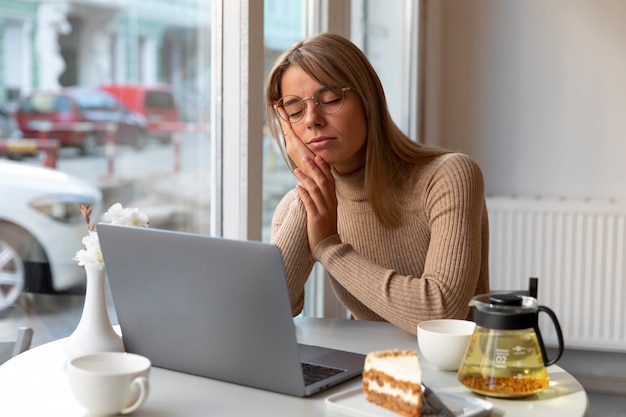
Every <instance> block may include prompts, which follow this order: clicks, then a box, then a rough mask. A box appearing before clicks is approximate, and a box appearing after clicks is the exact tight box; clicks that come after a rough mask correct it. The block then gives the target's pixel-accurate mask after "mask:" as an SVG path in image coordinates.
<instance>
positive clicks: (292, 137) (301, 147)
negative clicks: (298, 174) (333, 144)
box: [281, 121, 315, 172]
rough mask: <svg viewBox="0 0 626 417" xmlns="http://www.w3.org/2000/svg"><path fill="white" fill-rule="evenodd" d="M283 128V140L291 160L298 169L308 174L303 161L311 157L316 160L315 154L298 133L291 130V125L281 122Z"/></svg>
mask: <svg viewBox="0 0 626 417" xmlns="http://www.w3.org/2000/svg"><path fill="white" fill-rule="evenodd" d="M281 128H282V131H283V138H284V140H285V150H286V151H287V155H288V156H289V159H291V161H292V162H293V163H294V164H296V167H298V168H300V169H302V170H303V171H304V172H307V170H306V167H305V166H304V165H303V162H302V161H303V159H304V158H305V157H309V158H311V159H313V158H315V154H314V153H313V152H312V151H311V150H310V149H309V148H307V147H306V145H305V144H304V143H303V142H302V141H301V140H300V138H299V137H298V136H297V135H296V132H294V130H293V129H292V128H291V124H289V123H287V122H282V121H281Z"/></svg>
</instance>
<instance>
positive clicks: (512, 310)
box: [470, 293, 538, 330]
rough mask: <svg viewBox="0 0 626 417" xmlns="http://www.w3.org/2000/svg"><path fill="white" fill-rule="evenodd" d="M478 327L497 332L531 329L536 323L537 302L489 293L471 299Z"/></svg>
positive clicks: (521, 297) (513, 294) (522, 297)
mask: <svg viewBox="0 0 626 417" xmlns="http://www.w3.org/2000/svg"><path fill="white" fill-rule="evenodd" d="M470 306H471V307H473V308H474V312H473V313H474V321H475V322H476V324H477V325H478V326H481V327H486V328H489V329H498V330H520V329H529V328H533V327H534V326H535V325H536V323H537V308H538V306H537V300H536V299H535V298H533V297H528V296H524V295H519V294H515V293H490V294H482V295H478V296H476V297H474V298H472V301H470Z"/></svg>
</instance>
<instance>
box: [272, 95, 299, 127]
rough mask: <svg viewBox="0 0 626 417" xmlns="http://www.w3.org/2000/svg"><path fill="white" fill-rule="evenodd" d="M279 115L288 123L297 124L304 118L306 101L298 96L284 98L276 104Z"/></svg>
mask: <svg viewBox="0 0 626 417" xmlns="http://www.w3.org/2000/svg"><path fill="white" fill-rule="evenodd" d="M276 109H277V110H278V115H279V116H280V117H281V118H282V119H283V120H284V121H286V122H291V123H293V122H297V121H298V120H300V119H302V116H304V101H303V100H302V99H301V98H300V97H298V96H284V97H282V98H281V99H280V100H278V101H277V102H276Z"/></svg>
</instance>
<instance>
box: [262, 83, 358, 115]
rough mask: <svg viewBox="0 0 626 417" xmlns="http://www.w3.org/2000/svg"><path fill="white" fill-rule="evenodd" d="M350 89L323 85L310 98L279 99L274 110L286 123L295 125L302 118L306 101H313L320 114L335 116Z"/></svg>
mask: <svg viewBox="0 0 626 417" xmlns="http://www.w3.org/2000/svg"><path fill="white" fill-rule="evenodd" d="M348 90H350V87H334V86H330V85H325V86H323V87H321V88H319V89H318V90H317V91H316V92H315V93H313V95H312V96H311V97H304V98H300V97H298V96H294V95H287V96H283V97H281V98H279V99H278V100H276V103H274V110H276V113H278V115H279V116H280V118H281V119H283V120H284V121H286V122H289V123H296V122H299V121H300V120H302V119H303V118H304V113H305V110H306V102H305V101H306V100H309V99H311V100H313V104H314V105H315V107H316V108H317V110H319V111H320V112H321V113H324V114H335V113H338V112H339V110H341V109H342V108H343V105H344V103H345V99H346V91H348Z"/></svg>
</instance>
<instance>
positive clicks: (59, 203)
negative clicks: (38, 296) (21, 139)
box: [0, 159, 102, 311]
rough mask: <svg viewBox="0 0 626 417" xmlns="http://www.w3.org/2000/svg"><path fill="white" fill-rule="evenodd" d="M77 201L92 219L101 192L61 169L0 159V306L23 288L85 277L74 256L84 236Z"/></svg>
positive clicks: (64, 285)
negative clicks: (89, 209) (88, 212)
mask: <svg viewBox="0 0 626 417" xmlns="http://www.w3.org/2000/svg"><path fill="white" fill-rule="evenodd" d="M80 204H91V206H92V209H93V214H92V219H97V218H98V216H99V213H100V210H101V206H102V193H101V192H100V190H99V189H98V188H97V187H95V186H93V185H91V184H89V183H88V182H86V181H83V180H80V179H79V178H75V177H72V176H69V175H67V174H64V173H62V172H59V171H56V170H53V169H49V168H43V167H37V166H31V165H26V164H23V163H20V162H14V161H7V160H2V159H0V311H2V310H3V309H4V308H6V307H8V306H10V305H11V304H12V303H13V302H14V301H15V300H16V299H17V297H18V296H19V294H20V293H21V291H22V290H25V291H32V292H56V291H62V290H67V289H69V288H71V287H74V286H77V285H79V284H81V283H82V282H84V279H85V272H84V269H83V268H81V267H79V266H78V264H77V263H76V261H75V260H74V259H73V258H74V256H75V255H76V251H77V250H79V249H81V248H82V247H83V246H82V238H83V237H84V236H85V235H87V233H88V232H87V224H86V222H85V219H84V217H83V215H82V214H81V212H80Z"/></svg>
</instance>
